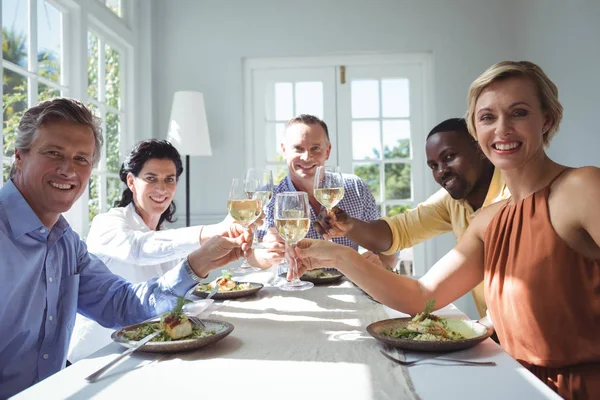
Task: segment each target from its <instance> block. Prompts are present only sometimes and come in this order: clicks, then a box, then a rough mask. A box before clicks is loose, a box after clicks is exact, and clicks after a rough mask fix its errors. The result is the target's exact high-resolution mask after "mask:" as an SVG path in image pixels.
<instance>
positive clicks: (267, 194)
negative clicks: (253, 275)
mask: <svg viewBox="0 0 600 400" xmlns="http://www.w3.org/2000/svg"><path fill="white" fill-rule="evenodd" d="M246 195H247V196H248V198H249V199H256V200H260V202H261V205H262V210H263V211H264V212H266V208H267V205H268V204H269V201H270V200H271V197H273V172H272V171H271V170H270V169H266V168H250V169H249V170H248V171H247V172H246ZM254 233H255V235H254V241H253V242H252V248H254V249H262V248H264V247H263V245H261V244H260V243H259V242H258V237H257V236H256V227H254Z"/></svg>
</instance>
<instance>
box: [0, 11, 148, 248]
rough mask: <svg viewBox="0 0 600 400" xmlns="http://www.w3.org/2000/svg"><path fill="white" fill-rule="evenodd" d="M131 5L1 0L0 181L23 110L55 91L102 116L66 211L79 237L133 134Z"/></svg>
mask: <svg viewBox="0 0 600 400" xmlns="http://www.w3.org/2000/svg"><path fill="white" fill-rule="evenodd" d="M132 7H133V2H132V1H131V0H2V45H3V46H2V48H3V52H2V53H3V54H2V67H1V71H2V82H3V85H2V108H3V123H2V130H1V131H0V144H2V153H1V154H0V165H1V166H2V176H1V179H0V185H1V184H2V183H4V182H6V180H7V179H8V175H9V171H10V163H11V157H12V155H13V149H14V140H15V132H16V127H17V125H18V123H19V120H20V118H21V116H22V114H23V112H24V111H25V110H26V109H27V108H29V107H31V106H33V105H35V104H37V103H38V102H39V101H41V100H46V99H49V98H52V97H56V96H69V97H73V98H76V99H79V100H81V101H82V102H84V103H85V104H87V105H88V106H89V107H90V108H91V109H92V111H93V112H94V113H96V115H98V116H99V117H100V118H102V121H103V126H102V129H103V132H104V139H105V144H104V148H103V149H102V152H101V154H102V159H101V160H100V162H99V164H98V166H97V167H96V168H95V169H94V170H93V172H92V178H91V179H90V187H89V190H88V191H87V192H85V193H84V194H83V195H82V196H81V199H80V200H79V201H78V202H77V203H76V204H75V205H74V206H73V207H72V208H71V210H69V211H68V212H67V213H65V217H66V218H67V220H68V221H69V222H70V224H71V226H72V227H73V229H74V230H75V231H77V232H78V233H79V234H80V235H81V236H82V237H85V235H86V234H87V231H88V229H89V222H90V219H91V218H92V217H93V216H94V215H96V214H97V213H99V212H104V211H106V210H108V209H109V208H110V207H112V205H113V203H114V201H115V200H116V199H117V198H118V197H119V196H120V193H121V189H122V188H121V182H120V180H119V178H118V172H119V167H120V165H121V159H122V154H123V153H124V151H125V150H126V149H128V148H130V147H131V146H132V145H133V142H134V140H135V139H134V135H133V132H135V129H134V124H133V104H135V102H134V99H133V95H134V93H135V88H134V84H135V82H136V78H135V77H134V76H133V75H134V74H133V72H132V71H133V68H132V67H133V66H132V62H131V61H130V60H133V59H135V57H134V56H133V55H134V52H135V51H136V43H137V41H138V40H141V39H138V38H139V37H141V36H138V35H137V34H136V33H135V32H134V31H133V30H132V29H130V27H129V25H128V23H127V21H126V20H125V18H124V17H125V16H130V15H131V14H132V13H131V12H130V11H131V10H132ZM115 14H116V15H117V16H119V17H120V18H117V17H115ZM137 22H139V21H137ZM145 23H149V22H145ZM81 32H87V33H88V35H87V37H86V36H84V35H81ZM148 40H149V39H148ZM86 48H87V53H86V52H84V49H86Z"/></svg>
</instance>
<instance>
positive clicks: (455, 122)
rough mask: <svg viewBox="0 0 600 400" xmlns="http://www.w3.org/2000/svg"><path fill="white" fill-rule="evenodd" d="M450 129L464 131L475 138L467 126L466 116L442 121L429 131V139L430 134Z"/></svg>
mask: <svg viewBox="0 0 600 400" xmlns="http://www.w3.org/2000/svg"><path fill="white" fill-rule="evenodd" d="M450 131H452V132H461V133H464V134H465V135H467V136H469V137H470V138H471V139H473V137H472V136H471V134H470V133H469V128H467V121H466V120H465V119H464V118H450V119H447V120H445V121H442V122H440V123H439V124H437V125H436V126H435V127H434V128H433V129H432V130H431V131H430V132H429V134H428V135H427V139H429V137H430V136H432V135H435V134H436V133H440V132H450Z"/></svg>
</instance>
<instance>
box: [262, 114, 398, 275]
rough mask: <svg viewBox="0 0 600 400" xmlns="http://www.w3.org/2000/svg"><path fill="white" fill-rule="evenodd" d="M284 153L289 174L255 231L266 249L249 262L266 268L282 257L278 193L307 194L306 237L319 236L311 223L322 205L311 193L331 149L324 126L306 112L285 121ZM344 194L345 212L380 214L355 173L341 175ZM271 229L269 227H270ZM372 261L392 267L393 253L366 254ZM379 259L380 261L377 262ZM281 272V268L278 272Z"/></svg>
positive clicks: (369, 217)
mask: <svg viewBox="0 0 600 400" xmlns="http://www.w3.org/2000/svg"><path fill="white" fill-rule="evenodd" d="M281 149H282V151H283V155H284V157H285V159H286V161H287V164H288V170H289V173H288V175H287V176H286V177H285V178H283V179H282V180H281V182H279V184H278V185H277V186H276V187H275V188H274V190H273V198H272V199H271V201H270V202H269V204H268V205H267V208H266V210H267V212H266V217H265V222H264V224H263V226H262V227H260V228H259V229H258V230H257V231H256V234H257V235H258V238H259V239H263V238H264V240H263V245H264V246H265V247H266V248H267V249H265V250H262V251H261V250H256V251H255V255H254V257H253V258H254V260H253V262H252V261H251V262H252V263H254V264H258V265H259V266H261V267H263V268H265V267H267V266H270V265H273V264H275V263H276V262H278V261H280V260H281V259H282V258H283V252H282V249H283V240H282V239H281V238H279V235H278V234H277V231H276V230H275V228H274V226H275V218H274V212H275V196H276V194H277V193H281V192H296V191H302V192H306V193H308V199H309V202H310V205H311V210H310V215H311V226H310V230H309V231H308V234H307V235H306V237H307V238H312V239H321V235H319V234H318V233H317V231H316V230H315V228H314V222H315V221H316V218H317V215H318V214H319V211H320V210H321V207H322V206H321V204H320V203H319V202H318V201H317V200H316V199H315V197H314V194H313V185H314V177H315V173H316V171H317V167H319V166H322V165H325V162H326V161H327V160H328V159H329V154H330V152H331V142H330V141H329V132H328V129H327V125H326V124H325V122H323V121H322V120H321V119H319V118H317V117H315V116H313V115H307V114H301V115H299V116H297V117H294V118H292V119H291V120H289V121H288V122H287V123H286V126H285V134H284V140H283V143H281ZM343 176H344V197H343V198H342V200H341V201H340V202H339V203H338V204H337V207H338V208H340V209H342V210H344V211H345V212H346V213H347V214H348V215H350V216H352V217H354V218H358V219H361V220H363V221H370V220H374V219H378V218H379V217H380V214H379V207H378V206H377V204H376V203H375V198H374V197H373V195H372V194H371V192H370V191H369V188H368V187H367V185H366V184H365V183H364V182H363V181H362V180H361V179H360V178H359V177H358V176H356V175H352V174H343ZM269 228H270V229H269ZM333 241H334V242H336V243H339V244H342V245H344V246H348V247H352V248H353V249H355V250H358V245H357V244H356V243H354V242H353V241H351V240H350V239H347V238H345V237H336V238H333ZM366 257H368V258H369V259H371V260H372V261H375V262H377V263H378V264H379V263H380V264H381V265H383V266H394V265H395V263H396V256H395V255H391V256H384V255H380V256H379V260H378V259H377V257H376V256H373V253H370V252H369V253H368V254H366ZM378 261H379V262H378ZM279 272H282V271H279Z"/></svg>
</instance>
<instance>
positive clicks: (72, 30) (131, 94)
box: [0, 0, 150, 237]
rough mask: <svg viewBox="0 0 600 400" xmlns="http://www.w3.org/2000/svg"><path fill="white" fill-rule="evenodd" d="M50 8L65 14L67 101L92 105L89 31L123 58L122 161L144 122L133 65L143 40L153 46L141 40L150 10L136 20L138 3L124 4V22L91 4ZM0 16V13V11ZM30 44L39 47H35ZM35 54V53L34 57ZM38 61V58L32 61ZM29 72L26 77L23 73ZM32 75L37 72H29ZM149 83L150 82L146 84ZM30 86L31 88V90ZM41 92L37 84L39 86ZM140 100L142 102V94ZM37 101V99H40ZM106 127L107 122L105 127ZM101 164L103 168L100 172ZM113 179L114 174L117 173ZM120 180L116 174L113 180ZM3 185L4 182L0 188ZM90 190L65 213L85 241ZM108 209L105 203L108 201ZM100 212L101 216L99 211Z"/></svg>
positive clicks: (56, 2) (66, 2)
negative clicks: (140, 31)
mask: <svg viewBox="0 0 600 400" xmlns="http://www.w3.org/2000/svg"><path fill="white" fill-rule="evenodd" d="M28 2H29V3H28V4H34V5H37V0H28ZM46 2H47V3H49V4H51V5H52V6H53V7H55V8H57V9H58V10H59V11H61V12H62V18H63V20H62V30H61V33H62V37H61V53H62V54H61V57H62V61H63V64H62V70H61V87H60V90H61V91H62V95H63V96H69V97H72V98H75V99H79V100H81V101H82V102H84V103H85V104H88V103H89V102H88V93H87V90H88V74H87V67H88V58H87V54H88V52H87V32H88V31H89V30H92V31H94V32H95V33H96V34H98V35H99V36H100V35H101V36H102V37H103V38H105V40H106V42H108V44H109V45H110V46H111V47H112V48H113V49H115V50H117V51H119V53H120V57H119V58H120V59H119V62H120V75H121V76H120V85H121V87H120V88H119V90H120V96H121V99H122V101H121V107H120V110H119V122H120V134H119V135H120V140H119V142H120V144H119V159H120V160H121V159H122V158H123V154H124V150H125V149H129V148H130V147H131V146H133V144H134V143H135V140H136V135H135V132H136V130H135V126H136V118H139V117H140V112H139V109H136V103H135V99H136V94H137V93H138V91H137V90H136V89H137V87H138V86H139V83H138V82H140V79H138V78H136V76H135V74H134V68H135V65H134V63H135V62H136V61H135V60H136V56H137V55H139V50H138V48H139V47H142V44H143V43H142V41H143V40H150V39H149V38H143V37H142V35H141V34H138V31H137V28H138V27H139V26H140V25H144V24H146V25H147V24H148V23H149V20H148V18H149V15H150V14H149V13H148V12H147V10H146V9H144V10H142V11H143V12H142V13H143V16H142V18H145V19H146V20H140V19H139V18H136V15H135V13H134V10H135V11H140V3H139V2H138V1H137V0H120V7H121V8H122V17H119V16H118V15H117V14H115V13H114V12H113V11H112V10H110V9H109V8H108V7H107V6H106V5H105V4H104V3H103V2H101V1H96V0H94V1H91V0H46ZM0 10H1V8H0ZM28 13H29V19H30V21H31V19H32V18H35V17H36V14H37V7H28ZM34 22H36V23H34V24H31V23H30V24H29V26H30V32H28V34H29V35H30V36H31V37H28V40H29V43H30V46H29V55H28V57H32V56H31V55H32V54H36V55H37V43H36V42H35V41H37V32H36V30H37V19H34ZM32 43H33V44H34V45H35V47H33V46H32ZM32 49H33V50H35V53H34V52H33V51H32ZM34 58H36V57H34ZM6 65H7V62H5V61H4V60H2V61H1V63H0V72H2V74H3V73H4V68H5V66H6ZM15 68H17V69H19V71H18V73H21V74H22V73H23V72H22V71H21V70H22V68H21V67H19V66H15V65H8V69H9V70H14V69H15ZM25 72H27V71H25ZM27 73H28V74H33V72H27ZM146 79H147V78H146ZM37 80H38V81H40V82H42V83H44V84H46V85H47V84H48V83H50V85H49V86H52V87H56V86H57V85H56V83H54V82H47V81H48V80H47V79H44V78H41V79H40V78H39V77H38V78H37ZM28 86H30V85H28ZM35 87H36V90H37V81H36V85H35ZM2 89H3V88H2V87H0V95H2V94H3V90H2ZM27 90H28V93H31V91H32V88H31V87H28V88H27ZM140 97H143V96H142V95H141V94H140ZM35 98H36V99H37V94H36V97H35ZM32 105H33V100H32V97H31V96H28V107H31V106H32ZM103 124H105V122H104V121H103ZM3 142H4V137H3V135H2V131H1V130H0V145H3ZM105 150H106V141H105V145H104V148H103V149H102V152H101V154H102V158H103V160H104V161H103V162H104V163H105V160H106V151H105ZM5 159H6V157H4V152H3V151H2V154H0V164H1V165H2V166H4V164H7V163H10V161H7V160H5ZM101 165H102V164H99V166H101ZM98 171H101V169H100V170H99V169H98V168H97V167H96V168H94V170H93V172H92V173H93V174H94V173H98ZM113 174H114V173H113ZM114 175H116V176H117V177H118V174H114ZM1 184H2V182H1V180H0V186H1ZM88 200H89V196H88V188H86V190H84V192H83V194H82V196H81V197H80V199H79V200H78V201H77V202H76V203H75V204H74V205H73V206H72V207H71V209H70V210H69V211H67V212H65V213H64V214H63V215H64V216H65V217H66V218H67V220H68V221H69V223H70V224H71V227H72V228H73V230H75V231H76V232H78V233H79V234H80V236H82V237H85V236H86V235H87V232H88V230H89V225H90V221H89V218H88ZM104 204H106V201H104ZM101 211H102V210H101Z"/></svg>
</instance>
